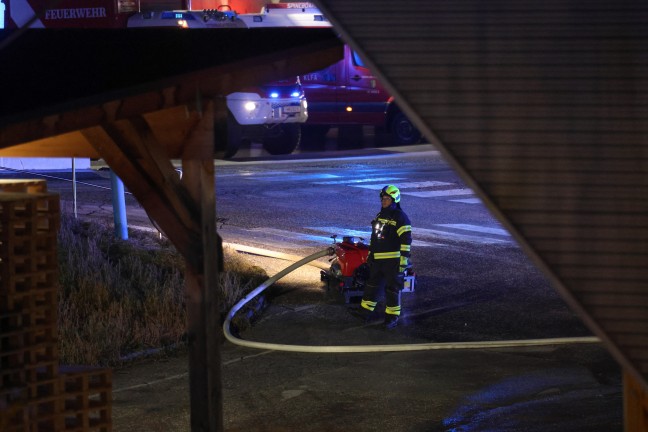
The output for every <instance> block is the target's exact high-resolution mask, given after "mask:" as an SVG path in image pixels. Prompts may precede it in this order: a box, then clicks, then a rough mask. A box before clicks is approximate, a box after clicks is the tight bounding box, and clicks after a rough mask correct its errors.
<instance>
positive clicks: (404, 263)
mask: <svg viewBox="0 0 648 432" xmlns="http://www.w3.org/2000/svg"><path fill="white" fill-rule="evenodd" d="M411 266H412V262H411V261H410V259H409V257H406V256H401V257H400V265H399V267H398V271H399V272H400V273H405V269H407V268H409V267H411Z"/></svg>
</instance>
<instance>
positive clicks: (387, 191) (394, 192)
mask: <svg viewBox="0 0 648 432" xmlns="http://www.w3.org/2000/svg"><path fill="white" fill-rule="evenodd" d="M383 195H388V196H390V197H391V198H392V199H393V200H394V202H395V203H399V202H400V191H399V190H398V188H397V187H396V186H394V185H387V186H385V187H384V188H382V189H381V190H380V197H381V198H382V197H383Z"/></svg>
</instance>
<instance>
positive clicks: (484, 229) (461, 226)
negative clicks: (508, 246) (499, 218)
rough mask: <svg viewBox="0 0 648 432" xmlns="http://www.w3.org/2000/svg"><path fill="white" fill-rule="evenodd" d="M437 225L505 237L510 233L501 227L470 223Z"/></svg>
mask: <svg viewBox="0 0 648 432" xmlns="http://www.w3.org/2000/svg"><path fill="white" fill-rule="evenodd" d="M437 226H442V227H446V228H454V229H458V230H464V231H471V232H480V233H487V234H495V235H500V236H505V237H510V236H511V235H510V234H509V233H508V231H506V230H505V229H503V228H491V227H485V226H481V225H470V224H437Z"/></svg>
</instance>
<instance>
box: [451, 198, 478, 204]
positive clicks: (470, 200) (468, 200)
mask: <svg viewBox="0 0 648 432" xmlns="http://www.w3.org/2000/svg"><path fill="white" fill-rule="evenodd" d="M448 201H452V202H458V203H463V204H481V203H482V200H480V199H479V198H466V199H451V200H448Z"/></svg>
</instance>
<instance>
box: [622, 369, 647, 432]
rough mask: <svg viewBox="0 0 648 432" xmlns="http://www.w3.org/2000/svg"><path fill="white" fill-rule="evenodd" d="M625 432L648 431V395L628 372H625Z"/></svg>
mask: <svg viewBox="0 0 648 432" xmlns="http://www.w3.org/2000/svg"><path fill="white" fill-rule="evenodd" d="M623 417H624V424H625V427H624V431H625V432H646V431H648V393H647V392H646V390H645V389H644V388H643V387H642V386H641V384H640V383H639V382H637V380H636V379H635V378H634V377H633V376H632V375H630V374H629V373H628V372H625V371H624V372H623Z"/></svg>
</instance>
